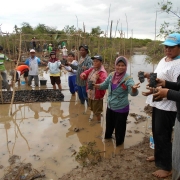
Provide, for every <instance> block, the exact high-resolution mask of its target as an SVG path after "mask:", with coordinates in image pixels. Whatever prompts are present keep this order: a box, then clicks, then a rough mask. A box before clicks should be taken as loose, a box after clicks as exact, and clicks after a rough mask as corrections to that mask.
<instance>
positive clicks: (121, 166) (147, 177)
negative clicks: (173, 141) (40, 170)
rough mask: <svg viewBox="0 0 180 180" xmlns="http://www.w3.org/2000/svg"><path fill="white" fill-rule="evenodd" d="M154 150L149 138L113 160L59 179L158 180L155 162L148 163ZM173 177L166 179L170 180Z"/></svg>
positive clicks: (79, 169) (74, 171)
mask: <svg viewBox="0 0 180 180" xmlns="http://www.w3.org/2000/svg"><path fill="white" fill-rule="evenodd" d="M152 154H153V150H152V149H150V148H149V138H147V137H146V138H144V140H143V142H141V143H140V144H138V145H136V146H133V147H131V148H129V149H125V150H122V151H121V152H120V154H119V155H114V156H113V158H111V159H103V161H102V162H100V163H99V164H98V165H95V166H89V167H85V168H78V167H77V168H76V169H74V170H73V171H71V172H70V173H68V174H66V175H64V176H63V177H61V178H59V179H60V180H78V179H86V180H92V179H94V180H101V179H102V180H109V179H113V180H115V179H117V180H127V179H130V180H157V178H156V177H154V176H153V175H152V172H154V171H155V170H156V167H155V164H154V163H153V162H151V163H150V162H147V161H146V157H147V156H151V155H152ZM170 179H171V177H168V178H166V180H170Z"/></svg>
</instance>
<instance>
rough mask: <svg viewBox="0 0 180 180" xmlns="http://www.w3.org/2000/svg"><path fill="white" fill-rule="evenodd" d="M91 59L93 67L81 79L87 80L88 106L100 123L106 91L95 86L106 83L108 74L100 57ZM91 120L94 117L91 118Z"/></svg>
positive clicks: (82, 74)
mask: <svg viewBox="0 0 180 180" xmlns="http://www.w3.org/2000/svg"><path fill="white" fill-rule="evenodd" d="M91 59H92V60H93V67H92V68H90V69H88V70H86V71H84V72H83V73H81V75H80V77H81V79H83V80H87V88H86V90H87V94H88V105H89V107H90V110H91V111H92V112H93V115H95V116H96V118H97V121H100V120H101V113H102V111H103V97H104V95H105V92H106V91H105V90H98V89H95V87H94V86H93V84H96V83H102V82H104V80H105V79H106V77H107V72H106V70H105V69H104V66H103V65H102V62H103V59H102V57H101V56H100V55H96V56H93V57H92V58H91ZM91 119H92V117H90V120H91Z"/></svg>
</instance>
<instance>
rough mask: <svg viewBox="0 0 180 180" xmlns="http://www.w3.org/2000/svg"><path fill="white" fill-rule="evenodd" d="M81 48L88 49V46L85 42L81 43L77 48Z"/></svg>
mask: <svg viewBox="0 0 180 180" xmlns="http://www.w3.org/2000/svg"><path fill="white" fill-rule="evenodd" d="M81 48H84V49H85V50H88V49H89V48H88V45H86V44H82V45H81V46H79V50H80V49H81Z"/></svg>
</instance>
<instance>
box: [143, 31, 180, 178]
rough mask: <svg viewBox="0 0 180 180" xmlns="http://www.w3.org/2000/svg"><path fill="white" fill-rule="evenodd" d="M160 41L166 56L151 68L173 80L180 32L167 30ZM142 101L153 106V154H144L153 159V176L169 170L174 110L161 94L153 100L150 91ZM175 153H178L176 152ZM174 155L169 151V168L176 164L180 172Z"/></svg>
mask: <svg viewBox="0 0 180 180" xmlns="http://www.w3.org/2000/svg"><path fill="white" fill-rule="evenodd" d="M162 44H163V45H164V49H165V54H166V57H164V58H163V59H161V61H160V62H159V64H158V66H157V68H156V69H155V71H154V72H155V73H157V78H158V79H163V80H166V81H172V82H177V78H178V76H179V75H180V34H178V33H173V34H170V35H169V36H167V38H166V40H165V41H164V42H163V43H162ZM144 75H145V77H146V78H149V77H150V76H149V73H144ZM151 93H152V90H151V91H150V92H147V93H146V92H144V93H143V95H149V94H151ZM146 103H147V104H149V105H150V106H152V107H153V111H152V132H153V138H154V143H155V149H154V156H150V157H148V158H147V161H155V165H156V166H157V167H158V168H159V170H157V171H155V172H154V173H153V175H154V176H156V177H160V178H165V177H167V176H169V175H171V173H172V143H171V140H172V129H173V126H174V122H175V119H176V112H177V108H176V104H175V102H174V101H172V100H171V99H167V98H163V99H162V100H161V101H153V96H152V95H149V96H148V97H147V101H146ZM176 138H177V137H176ZM178 138H179V137H178ZM174 146H175V145H174ZM178 151H179V150H178ZM178 153H179V154H180V152H178ZM173 154H174V151H173ZM175 159H176V157H174V155H173V170H174V169H176V168H177V167H179V169H176V172H177V171H178V172H180V166H179V164H180V163H179V162H178V165H177V161H175ZM175 162H176V163H175ZM175 167H176V168H175ZM176 180H178V179H176Z"/></svg>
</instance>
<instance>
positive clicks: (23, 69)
mask: <svg viewBox="0 0 180 180" xmlns="http://www.w3.org/2000/svg"><path fill="white" fill-rule="evenodd" d="M15 71H16V82H18V85H20V76H21V75H24V80H25V82H26V83H27V82H28V72H29V66H27V65H20V66H18V67H17V68H16V69H15ZM14 73H15V72H14V70H12V71H11V72H10V75H11V76H12V80H11V84H10V85H11V86H12V84H13V80H14Z"/></svg>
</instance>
